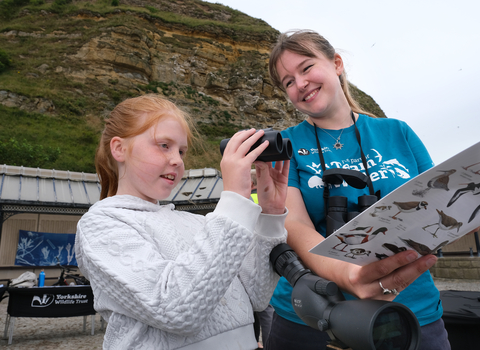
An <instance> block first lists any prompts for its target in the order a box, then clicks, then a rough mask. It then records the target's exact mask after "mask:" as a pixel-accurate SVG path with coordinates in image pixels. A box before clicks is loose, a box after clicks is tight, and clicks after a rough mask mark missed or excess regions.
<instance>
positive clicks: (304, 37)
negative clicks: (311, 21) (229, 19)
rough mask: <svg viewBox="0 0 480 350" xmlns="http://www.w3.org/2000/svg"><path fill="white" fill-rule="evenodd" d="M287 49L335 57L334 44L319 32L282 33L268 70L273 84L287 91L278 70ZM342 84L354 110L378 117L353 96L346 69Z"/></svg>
mask: <svg viewBox="0 0 480 350" xmlns="http://www.w3.org/2000/svg"><path fill="white" fill-rule="evenodd" d="M285 51H290V52H293V53H296V54H298V55H302V56H306V57H311V58H315V57H317V53H318V52H321V53H322V54H323V55H325V57H327V58H328V59H330V60H332V61H333V60H334V59H335V53H336V52H335V49H334V48H333V46H332V45H331V44H330V43H329V42H328V40H327V39H325V38H324V37H323V36H321V35H320V34H318V33H317V32H314V31H311V30H298V31H289V32H286V33H283V34H280V36H279V38H278V40H277V43H276V44H275V46H274V47H273V49H272V52H271V53H270V61H269V63H268V70H269V73H270V79H271V80H272V82H273V84H274V85H275V86H276V87H278V88H279V89H281V90H282V91H285V89H284V87H283V86H282V82H281V81H280V77H279V74H278V71H277V63H278V61H279V60H280V57H281V56H282V54H283V53H284V52H285ZM339 79H340V86H341V87H342V90H343V93H344V94H345V97H346V99H347V102H348V104H349V105H350V108H351V109H352V111H353V112H355V113H357V114H366V115H369V116H371V117H374V118H376V116H375V115H374V114H372V113H370V112H367V111H365V110H363V109H362V108H361V107H360V105H359V104H358V102H357V101H356V100H355V99H354V98H353V96H352V94H351V93H350V88H349V83H348V80H347V73H346V71H345V69H344V70H343V72H342V74H341V75H340V76H339Z"/></svg>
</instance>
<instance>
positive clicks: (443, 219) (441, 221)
mask: <svg viewBox="0 0 480 350" xmlns="http://www.w3.org/2000/svg"><path fill="white" fill-rule="evenodd" d="M436 210H437V213H438V223H435V224H430V225H427V226H423V227H422V229H423V230H424V231H427V227H430V226H435V225H436V226H437V229H436V230H435V232H433V233H432V232H430V231H427V232H428V233H430V234H431V235H432V236H433V237H435V238H438V237H437V231H438V230H439V229H442V230H444V231H449V230H454V229H457V233H458V231H460V227H462V225H463V223H461V222H458V221H457V220H456V219H455V218H453V217H451V216H448V215H447V214H445V213H444V212H443V210H438V209H436Z"/></svg>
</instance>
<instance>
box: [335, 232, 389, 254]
mask: <svg viewBox="0 0 480 350" xmlns="http://www.w3.org/2000/svg"><path fill="white" fill-rule="evenodd" d="M362 229H363V233H339V234H338V235H336V236H335V237H337V238H338V239H339V240H340V243H338V244H337V245H336V246H335V247H333V249H337V247H338V246H339V245H342V244H344V246H343V248H342V249H337V250H340V251H342V252H344V251H345V250H344V249H345V248H346V247H347V246H349V245H356V244H364V243H367V242H370V241H371V240H372V239H374V238H375V237H376V236H377V235H378V234H379V233H383V234H385V232H387V228H386V227H380V228H379V229H377V230H375V231H374V232H373V233H372V234H369V233H370V231H372V227H371V226H367V227H363V228H360V227H359V228H357V229H353V230H351V231H359V232H361V231H362Z"/></svg>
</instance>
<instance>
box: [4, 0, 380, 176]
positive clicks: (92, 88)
mask: <svg viewBox="0 0 480 350" xmlns="http://www.w3.org/2000/svg"><path fill="white" fill-rule="evenodd" d="M59 1H60V0H55V2H53V3H45V4H40V5H38V4H37V5H32V4H31V3H30V5H28V6H24V7H22V8H19V9H18V13H17V14H16V15H15V16H14V17H13V18H11V19H10V20H9V21H8V22H6V23H5V24H4V25H1V27H0V47H4V48H5V49H4V50H5V51H6V52H7V53H9V54H10V55H11V57H12V58H13V60H14V61H15V62H16V63H17V66H16V68H15V69H16V70H18V73H17V74H13V73H12V72H10V74H9V75H5V73H4V74H3V75H4V76H6V78H7V79H6V80H5V83H1V82H0V104H2V105H4V106H6V107H8V108H19V109H23V110H25V111H28V112H35V113H41V114H45V115H48V116H55V115H59V114H61V115H63V116H65V115H76V116H83V117H84V118H83V120H84V121H85V122H86V123H90V127H93V128H94V129H95V130H96V132H97V134H98V133H99V131H100V129H101V118H102V117H103V116H105V115H106V114H107V113H108V111H109V110H111V108H113V106H114V105H115V104H116V103H118V102H119V101H121V100H122V99H124V98H126V97H130V96H135V95H138V94H141V93H145V92H149V91H153V92H158V93H161V94H163V95H165V96H168V97H169V98H170V99H171V100H173V101H174V102H176V103H178V104H179V105H181V106H182V107H184V109H186V110H187V111H188V112H190V114H191V115H192V116H193V117H194V119H195V121H196V122H197V126H198V129H199V130H200V132H201V133H202V134H204V135H205V137H206V138H207V139H209V140H211V141H212V140H218V139H221V138H223V137H229V136H231V133H233V132H234V131H235V130H237V129H239V128H245V127H255V128H264V127H273V128H276V129H283V128H286V127H288V126H291V125H295V124H297V123H298V122H299V121H301V120H303V119H304V115H302V114H301V113H300V112H298V111H297V110H296V109H295V108H294V107H293V105H292V104H291V103H289V102H287V101H286V100H285V98H284V96H283V93H282V92H281V91H280V90H278V89H277V88H274V87H273V86H272V84H271V82H270V80H269V78H268V70H267V64H268V54H269V50H270V48H271V46H272V45H273V43H274V42H275V40H276V37H277V35H278V34H279V33H278V31H276V30H275V29H273V28H271V27H270V26H269V25H268V24H266V23H265V22H263V21H262V20H259V19H254V18H251V17H248V16H246V15H245V14H242V13H240V12H239V11H236V10H233V9H231V8H228V7H225V6H222V5H219V4H211V3H206V2H203V1H198V0H188V1H187V0H184V1H180V0H178V1H163V0H157V1H147V0H146V1H142V0H123V1H120V4H119V6H110V5H109V4H106V3H105V2H104V1H95V0H93V1H89V2H73V3H71V4H67V5H65V4H63V5H62V6H63V7H62V6H59V5H58V3H57V2H59ZM22 45H27V46H28V47H25V46H22ZM0 78H1V76H0ZM15 79H16V80H15ZM0 80H1V79H0ZM2 85H4V86H3V88H2ZM354 93H355V94H356V95H357V96H358V97H361V98H360V102H361V104H362V105H363V106H364V108H366V109H367V110H370V111H372V112H374V113H376V114H377V115H380V116H383V112H382V111H381V109H380V108H379V107H378V105H377V104H376V103H375V102H374V101H373V99H371V98H370V97H369V96H367V95H365V94H364V93H362V92H361V91H359V90H357V89H356V88H355V87H354ZM0 137H1V136H0ZM90 156H91V155H90ZM207 158H208V157H207ZM0 162H1V160H0ZM24 165H25V164H24ZM26 165H27V166H28V164H26ZM194 165H195V166H197V167H201V166H212V164H198V163H196V164H194ZM70 170H78V169H70Z"/></svg>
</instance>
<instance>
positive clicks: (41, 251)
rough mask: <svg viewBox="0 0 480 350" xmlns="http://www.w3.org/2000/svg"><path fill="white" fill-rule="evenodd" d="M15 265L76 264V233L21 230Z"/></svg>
mask: <svg viewBox="0 0 480 350" xmlns="http://www.w3.org/2000/svg"><path fill="white" fill-rule="evenodd" d="M19 233H20V235H19V238H18V248H17V255H16V256H15V265H22V266H54V265H57V264H58V263H60V265H74V266H77V259H76V258H75V234H74V233H46V232H35V231H24V230H19Z"/></svg>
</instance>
